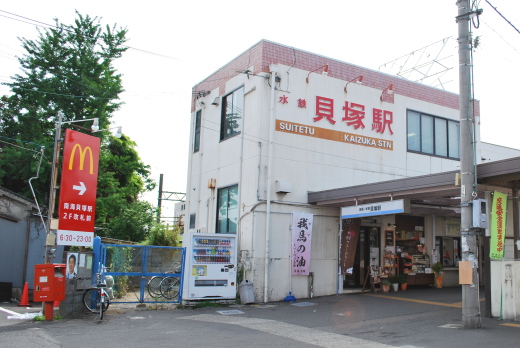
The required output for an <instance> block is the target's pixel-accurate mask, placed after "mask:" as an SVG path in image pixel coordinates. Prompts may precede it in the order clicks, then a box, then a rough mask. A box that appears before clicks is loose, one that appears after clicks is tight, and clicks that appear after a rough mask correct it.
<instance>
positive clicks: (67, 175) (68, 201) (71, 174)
mask: <svg viewBox="0 0 520 348" xmlns="http://www.w3.org/2000/svg"><path fill="white" fill-rule="evenodd" d="M99 148H100V139H99V138H97V137H94V136H92V135H88V134H84V133H81V132H76V131H73V130H70V129H67V130H66V133H65V142H64V147H63V166H62V171H61V185H60V199H59V205H58V211H59V222H58V233H57V235H56V242H57V244H58V245H74V246H92V245H93V242H94V220H95V218H96V194H97V181H98V165H99Z"/></svg>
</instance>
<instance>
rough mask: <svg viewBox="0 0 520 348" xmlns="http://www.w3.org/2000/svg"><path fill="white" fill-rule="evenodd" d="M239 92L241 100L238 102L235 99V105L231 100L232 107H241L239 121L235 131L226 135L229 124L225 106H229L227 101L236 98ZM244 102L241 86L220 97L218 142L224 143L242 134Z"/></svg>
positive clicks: (242, 86)
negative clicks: (240, 92)
mask: <svg viewBox="0 0 520 348" xmlns="http://www.w3.org/2000/svg"><path fill="white" fill-rule="evenodd" d="M240 90H242V94H241V95H240V96H239V97H240V98H241V100H240V101H239V100H238V99H237V103H235V102H234V99H233V107H234V105H236V104H239V105H238V106H241V107H242V110H241V113H240V117H239V121H238V122H237V123H238V126H237V130H236V131H234V132H232V133H230V134H226V131H227V130H228V129H229V124H230V122H229V119H228V114H227V113H226V111H227V106H228V104H229V103H228V100H229V98H236V97H237V96H238V94H237V92H238V91H240ZM244 101H245V98H244V85H241V86H239V87H237V88H235V89H234V90H232V91H231V92H229V93H228V94H226V95H224V96H222V103H221V108H220V141H225V140H227V139H230V138H233V137H235V136H237V135H239V134H240V133H241V132H242V122H243V119H244ZM240 103H241V105H240Z"/></svg>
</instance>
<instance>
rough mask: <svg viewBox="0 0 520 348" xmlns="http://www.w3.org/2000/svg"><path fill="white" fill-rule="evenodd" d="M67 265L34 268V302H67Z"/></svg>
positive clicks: (46, 265)
mask: <svg viewBox="0 0 520 348" xmlns="http://www.w3.org/2000/svg"><path fill="white" fill-rule="evenodd" d="M65 270H66V265H65V264H58V263H54V264H44V265H35V266H34V302H54V301H63V300H65V283H66V282H65Z"/></svg>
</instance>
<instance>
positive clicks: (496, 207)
mask: <svg viewBox="0 0 520 348" xmlns="http://www.w3.org/2000/svg"><path fill="white" fill-rule="evenodd" d="M506 211H507V194H505V193H502V192H498V191H495V192H494V194H493V207H491V231H490V232H491V244H490V247H489V258H491V259H495V260H501V259H502V258H503V257H504V240H505V237H506V221H507V213H506Z"/></svg>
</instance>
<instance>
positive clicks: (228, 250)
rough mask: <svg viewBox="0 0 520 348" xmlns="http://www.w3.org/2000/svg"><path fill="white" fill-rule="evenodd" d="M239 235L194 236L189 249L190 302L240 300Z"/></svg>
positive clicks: (203, 234)
mask: <svg viewBox="0 0 520 348" xmlns="http://www.w3.org/2000/svg"><path fill="white" fill-rule="evenodd" d="M236 241H237V239H236V235H235V234H215V233H192V234H191V235H190V244H191V245H190V246H189V247H188V248H187V250H186V251H187V256H188V260H189V268H188V269H187V272H188V275H187V276H188V289H187V290H188V291H187V292H186V294H187V297H188V299H189V300H198V299H211V298H215V299H234V298H236V293H237V286H236V278H237V277H236V272H237V268H236V267H237V262H236V259H237V246H236Z"/></svg>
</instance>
